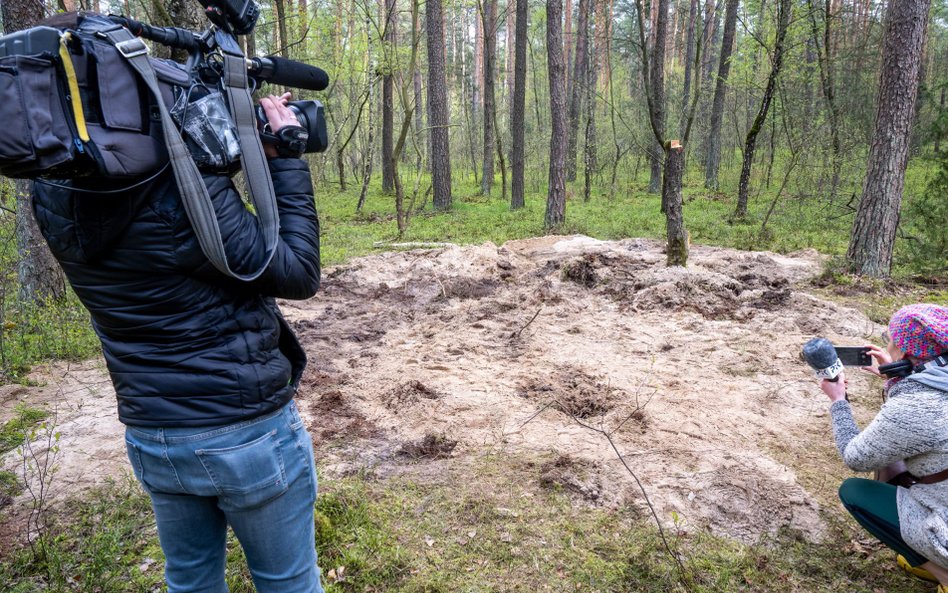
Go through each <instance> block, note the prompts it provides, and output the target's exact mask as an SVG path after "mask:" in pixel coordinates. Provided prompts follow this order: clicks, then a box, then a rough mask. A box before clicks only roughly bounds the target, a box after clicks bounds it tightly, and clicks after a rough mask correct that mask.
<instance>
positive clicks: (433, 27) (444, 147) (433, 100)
mask: <svg viewBox="0 0 948 593" xmlns="http://www.w3.org/2000/svg"><path fill="white" fill-rule="evenodd" d="M443 23H444V20H443V15H442V5H441V0H427V2H425V26H426V27H427V33H428V35H427V38H428V123H429V124H430V126H431V129H430V130H429V132H428V136H429V137H430V138H431V152H430V154H431V185H432V190H433V192H434V196H433V198H432V199H433V200H434V207H435V209H437V210H448V209H450V208H451V147H450V144H449V140H448V125H449V118H450V116H449V113H448V91H447V83H446V81H445V73H444V30H443V26H444V25H443Z"/></svg>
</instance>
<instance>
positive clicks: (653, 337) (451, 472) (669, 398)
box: [0, 236, 883, 590]
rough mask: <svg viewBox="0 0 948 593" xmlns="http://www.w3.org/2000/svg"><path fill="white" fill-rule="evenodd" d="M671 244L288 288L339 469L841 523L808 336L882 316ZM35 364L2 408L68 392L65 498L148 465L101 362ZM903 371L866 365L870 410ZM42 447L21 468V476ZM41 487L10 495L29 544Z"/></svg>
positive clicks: (745, 527)
mask: <svg viewBox="0 0 948 593" xmlns="http://www.w3.org/2000/svg"><path fill="white" fill-rule="evenodd" d="M664 260H665V258H664V254H663V252H662V245H661V243H660V242H657V241H650V240H638V239H628V240H621V241H599V240H595V239H591V238H588V237H584V236H572V237H559V236H556V237H552V236H551V237H540V238H535V239H525V240H516V241H509V242H507V243H505V244H503V245H502V246H499V247H498V246H496V245H494V244H492V243H486V244H482V245H478V246H467V247H456V246H447V247H441V248H436V249H419V250H412V251H403V252H388V253H382V254H379V255H372V256H367V257H361V258H357V259H354V260H351V261H350V262H348V263H347V264H345V265H340V266H337V267H334V268H330V269H327V270H325V271H324V282H323V287H322V290H321V291H320V293H319V294H318V295H317V296H316V297H314V298H312V299H309V300H307V301H297V302H290V301H286V302H282V303H281V306H282V309H283V311H284V314H285V316H286V317H287V319H288V320H289V322H290V323H291V325H292V326H293V327H294V329H295V331H296V332H297V335H298V337H299V338H300V341H301V342H302V344H303V346H304V348H305V349H306V351H307V353H308V355H309V359H310V362H309V366H308V368H307V371H306V374H305V375H304V377H303V383H302V386H301V388H300V391H299V395H298V402H299V404H300V408H301V412H302V414H303V415H304V417H305V419H306V420H307V423H308V426H309V429H310V431H311V433H312V436H313V438H314V440H315V442H316V444H317V463H318V464H319V466H320V471H321V480H322V481H323V482H324V483H327V484H330V486H329V488H330V490H331V488H332V486H331V483H332V482H333V481H334V480H340V481H342V480H347V479H350V478H351V477H352V476H357V477H359V478H360V479H367V480H369V481H370V482H373V483H379V482H385V481H386V480H393V481H399V480H406V479H407V480H410V481H411V482H412V483H413V484H416V485H420V487H421V488H422V489H425V488H431V489H438V488H440V487H443V486H444V485H445V483H446V480H447V479H448V478H447V477H446V476H452V478H451V480H452V481H453V483H463V484H464V485H465V488H468V489H469V488H472V487H474V488H476V487H478V481H479V480H480V479H481V478H480V476H479V473H478V472H479V471H482V470H483V468H484V467H485V463H486V464H488V465H489V466H490V471H489V472H488V473H489V474H490V476H491V477H490V478H489V479H488V478H485V479H484V480H483V484H482V486H483V489H484V490H486V491H489V490H492V489H497V488H504V489H509V488H513V489H515V490H516V491H517V493H518V494H517V496H518V497H520V498H524V497H526V498H529V497H533V496H535V493H536V492H541V493H542V492H543V491H554V492H558V493H562V494H564V495H566V496H568V497H569V499H570V500H571V501H572V502H571V503H570V504H571V505H572V506H573V507H576V508H598V509H604V510H606V511H609V510H610V509H632V510H633V511H634V513H635V514H636V515H637V516H640V517H642V518H644V519H645V520H648V521H651V520H652V516H651V513H650V511H649V508H648V505H649V504H651V505H652V506H653V507H654V511H655V515H656V516H657V518H658V519H659V521H660V522H661V524H662V525H663V526H664V527H665V528H666V529H670V530H671V533H674V534H681V535H684V534H688V533H711V534H713V535H716V536H721V537H724V538H726V539H728V540H732V541H736V542H740V543H742V544H751V545H754V544H757V543H759V542H766V541H772V540H773V539H775V538H777V537H778V536H779V537H785V536H787V535H788V534H789V536H790V537H791V538H793V539H796V540H799V541H802V542H807V543H809V544H815V545H819V544H820V542H824V541H826V540H827V539H828V538H829V539H833V538H838V532H837V531H834V529H835V528H834V527H833V523H834V521H837V519H838V518H839V517H840V516H841V510H840V506H839V503H838V499H837V498H836V489H837V487H838V485H839V483H840V482H841V481H842V480H843V479H844V478H845V477H847V476H849V475H851V472H849V471H848V470H846V469H845V468H844V467H843V465H842V463H841V462H840V460H839V458H838V455H837V453H836V450H835V447H834V445H833V443H832V435H831V431H830V427H829V419H828V416H827V407H828V406H827V401H826V399H825V396H823V394H822V393H821V392H820V391H819V389H818V387H817V385H816V380H815V379H814V378H813V375H812V372H811V371H810V370H809V369H808V368H807V367H806V365H805V364H804V363H803V362H802V361H801V360H800V358H799V355H798V353H799V351H800V346H801V345H802V344H803V343H804V342H805V341H806V340H807V339H809V338H811V337H813V336H815V335H823V336H826V337H828V338H830V339H831V340H832V341H834V342H835V343H839V344H846V345H861V344H863V343H866V342H867V341H876V342H878V340H879V337H880V332H881V330H882V329H883V327H882V326H880V325H878V324H877V323H876V322H874V321H872V320H871V319H870V318H869V317H867V316H866V314H865V313H863V312H861V311H860V310H858V309H857V308H852V307H849V306H844V305H842V304H840V303H839V302H838V301H839V299H837V298H831V297H830V296H829V295H827V294H826V293H825V291H822V290H821V289H820V288H819V287H818V286H817V285H816V283H815V281H816V280H817V279H818V277H819V276H820V274H821V272H822V270H823V257H822V256H820V255H818V254H817V252H816V251H814V250H804V251H799V252H795V253H790V254H786V255H778V254H775V253H769V252H744V251H738V250H733V249H727V248H720V247H706V246H693V247H692V253H691V259H690V261H689V266H688V268H687V269H682V268H667V267H665V264H664ZM33 382H34V384H35V386H24V385H6V386H3V387H0V424H2V423H3V422H5V421H7V420H9V419H10V418H11V417H12V416H13V415H14V414H15V412H14V410H15V407H16V406H15V405H14V404H21V405H27V406H41V407H46V408H47V409H50V410H55V414H56V415H55V427H56V431H58V432H59V434H60V436H59V440H58V445H59V447H58V453H57V460H56V466H57V468H58V470H57V473H56V475H55V477H54V479H52V480H51V484H52V487H51V493H50V495H49V496H50V497H51V498H52V499H54V500H67V499H68V498H69V497H70V496H75V495H76V494H77V493H78V492H81V491H82V490H83V489H86V488H90V487H93V486H96V485H101V484H102V482H103V480H105V478H106V477H108V476H120V475H122V474H123V473H124V472H126V471H127V461H126V459H125V453H124V446H123V442H122V426H121V424H119V423H118V421H117V420H116V419H115V412H114V393H113V392H112V389H111V385H110V383H109V381H108V375H107V373H106V371H105V369H104V365H103V363H102V362H101V361H99V360H93V361H88V362H85V363H77V364H70V365H67V364H65V363H57V364H54V365H51V366H47V367H45V368H43V369H42V370H38V371H37V372H36V373H34V375H33ZM880 388H881V382H879V381H878V380H877V379H875V378H873V377H871V376H869V375H867V374H865V373H859V372H857V373H854V374H853V377H852V382H851V387H850V392H851V393H852V401H853V403H854V407H855V409H856V411H857V419H858V421H859V422H860V423H861V424H862V425H864V424H865V423H866V422H868V421H869V420H870V419H871V417H872V415H873V414H874V411H875V410H877V408H878V405H879V403H880V393H881V389H880ZM613 444H614V446H615V448H613V446H612V445H613ZM42 448H43V444H42V443H37V451H41V450H42ZM617 452H618V453H621V456H622V458H621V459H620V457H619V455H617ZM22 457H23V456H22V455H21V454H19V453H18V452H17V451H11V452H9V453H7V454H6V456H4V457H3V458H2V459H0V462H2V463H0V469H4V470H7V471H12V472H18V471H19V470H18V465H19V464H20V462H21V461H22ZM623 460H624V462H625V464H627V466H628V468H626V467H625V465H624V464H623ZM479 468H480V469H479ZM633 473H634V476H633ZM637 481H638V482H639V483H641V487H640V486H639V485H638V484H637ZM31 499H32V497H31V494H30V492H29V491H24V492H22V493H21V494H19V495H18V496H17V497H15V498H13V499H9V500H6V501H0V509H2V510H0V521H2V522H3V524H4V527H3V530H2V533H3V536H4V539H5V540H6V541H7V542H10V541H12V539H14V538H15V537H16V534H17V533H20V534H22V531H23V530H22V529H21V528H20V527H21V525H22V521H24V520H25V517H26V516H27V515H28V511H29V507H30V501H31ZM4 502H5V503H6V504H5V505H4V504H3V503H4ZM4 506H5V508H3V507H4ZM510 512H513V511H510ZM471 537H473V536H470V535H469V536H467V539H470V538H471ZM498 537H500V538H501V539H500V541H501V542H507V543H510V537H511V535H510V533H506V535H504V534H501V535H500V536H498ZM425 538H426V539H425V541H426V543H427V542H428V540H427V536H425ZM432 541H434V540H432ZM431 545H432V543H427V546H428V547H430V546H431ZM462 545H463V544H462ZM857 547H858V544H857ZM326 568H328V567H324V569H326ZM538 568H539V565H538ZM339 576H341V575H335V577H336V578H339ZM367 590H369V589H367ZM446 590H452V588H451V587H448V588H447V589H446ZM454 590H460V589H454ZM498 590H501V589H498ZM512 590H519V589H518V588H516V587H514V588H513V589H512ZM801 590H805V589H801Z"/></svg>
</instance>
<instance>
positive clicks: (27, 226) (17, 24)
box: [0, 0, 66, 305]
mask: <svg viewBox="0 0 948 593" xmlns="http://www.w3.org/2000/svg"><path fill="white" fill-rule="evenodd" d="M0 14H2V15H3V27H4V33H5V34H9V33H13V32H14V31H20V30H22V29H28V28H29V27H32V26H34V25H35V24H36V23H37V21H39V20H40V19H42V18H43V16H44V15H43V3H42V2H39V1H36V0H3V2H2V3H0ZM14 192H15V195H16V240H17V250H18V251H19V254H20V260H19V262H17V280H18V282H19V285H20V286H19V295H18V297H19V299H20V300H21V301H22V302H24V303H34V304H37V305H43V304H44V303H46V302H47V300H49V299H54V300H55V299H61V298H62V297H63V296H64V295H65V294H66V279H65V276H64V275H63V272H62V268H60V267H59V263H58V262H57V261H56V258H54V257H53V254H52V253H51V252H50V250H49V247H48V246H47V245H46V241H44V240H43V235H42V234H41V233H40V230H39V227H38V226H37V225H36V219H35V218H34V217H33V207H32V204H31V202H30V194H32V192H33V182H32V181H29V180H26V179H17V180H15V181H14Z"/></svg>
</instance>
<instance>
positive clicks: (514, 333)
mask: <svg viewBox="0 0 948 593" xmlns="http://www.w3.org/2000/svg"><path fill="white" fill-rule="evenodd" d="M542 310H543V305H540V308H539V309H537V312H536V313H534V314H533V317H531V318H530V321H528V322H527V323H526V325H524V326H523V327H521V328H520V329H519V330H517V331H516V332H513V333H511V334H510V337H511V338H517V339H519V338H520V334H522V333H523V330H525V329H527V328H528V327H530V324H531V323H533V320H534V319H536V318H537V316H538V315H539V314H540V311H542Z"/></svg>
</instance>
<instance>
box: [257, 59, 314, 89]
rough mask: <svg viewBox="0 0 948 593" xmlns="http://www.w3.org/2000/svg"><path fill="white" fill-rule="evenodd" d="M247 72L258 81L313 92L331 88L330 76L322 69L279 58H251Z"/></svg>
mask: <svg viewBox="0 0 948 593" xmlns="http://www.w3.org/2000/svg"><path fill="white" fill-rule="evenodd" d="M247 70H248V71H249V74H250V76H252V77H254V78H256V79H257V80H262V81H265V82H272V83H273V84H280V85H284V86H291V87H295V88H299V89H309V90H311V91H321V90H323V89H325V88H326V87H328V86H329V75H328V74H326V71H325V70H323V69H322V68H317V67H316V66H310V65H309V64H304V63H302V62H296V61H294V60H287V59H286V58H281V57H279V56H267V57H265V58H250V59H249V60H247Z"/></svg>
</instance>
